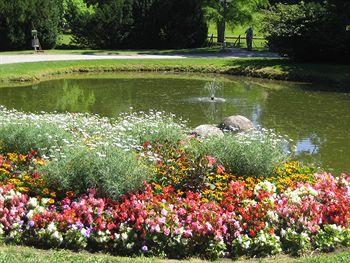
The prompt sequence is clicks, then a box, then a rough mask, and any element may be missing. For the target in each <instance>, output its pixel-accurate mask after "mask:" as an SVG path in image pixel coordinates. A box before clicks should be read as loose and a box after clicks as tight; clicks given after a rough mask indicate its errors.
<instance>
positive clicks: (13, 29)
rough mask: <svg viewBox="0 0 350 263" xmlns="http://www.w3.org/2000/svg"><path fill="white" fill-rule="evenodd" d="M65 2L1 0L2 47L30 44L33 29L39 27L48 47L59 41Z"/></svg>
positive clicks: (4, 48)
mask: <svg viewBox="0 0 350 263" xmlns="http://www.w3.org/2000/svg"><path fill="white" fill-rule="evenodd" d="M62 11H63V6H62V1H60V0H11V1H0V49H2V50H13V49H24V48H28V47H30V43H31V30H32V29H34V28H35V29H37V30H38V36H39V39H40V41H41V44H42V46H43V47H44V48H52V47H54V46H55V44H56V40H57V36H58V33H59V27H60V23H61V20H62V19H61V18H62V17H61V16H62Z"/></svg>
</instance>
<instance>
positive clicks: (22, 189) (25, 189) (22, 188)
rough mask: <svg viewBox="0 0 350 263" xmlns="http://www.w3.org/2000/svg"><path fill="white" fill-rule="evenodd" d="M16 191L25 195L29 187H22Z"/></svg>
mask: <svg viewBox="0 0 350 263" xmlns="http://www.w3.org/2000/svg"><path fill="white" fill-rule="evenodd" d="M17 190H18V191H19V192H23V193H27V192H29V190H30V189H29V187H25V186H23V187H18V188H17Z"/></svg>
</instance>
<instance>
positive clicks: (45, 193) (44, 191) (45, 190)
mask: <svg viewBox="0 0 350 263" xmlns="http://www.w3.org/2000/svg"><path fill="white" fill-rule="evenodd" d="M42 192H43V194H44V195H48V194H49V193H50V190H49V189H48V188H44V189H43V191H42Z"/></svg>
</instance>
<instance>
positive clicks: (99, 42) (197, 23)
mask: <svg viewBox="0 0 350 263" xmlns="http://www.w3.org/2000/svg"><path fill="white" fill-rule="evenodd" d="M66 6H67V11H66V15H65V16H66V20H67V21H68V23H69V24H70V28H71V31H72V33H73V35H74V36H75V38H76V40H77V41H78V42H79V43H83V44H85V46H89V47H95V48H190V47H199V46H203V44H204V43H205V41H206V38H207V34H208V29H207V25H206V21H205V18H204V13H203V9H202V7H203V2H202V0H66Z"/></svg>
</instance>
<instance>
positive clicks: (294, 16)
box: [263, 2, 350, 62]
mask: <svg viewBox="0 0 350 263" xmlns="http://www.w3.org/2000/svg"><path fill="white" fill-rule="evenodd" d="M344 8H345V7H344ZM342 14H343V10H342V11H340V10H339V9H338V7H337V6H336V5H334V4H331V3H330V2H322V3H314V2H310V3H304V2H301V3H300V4H295V5H285V4H277V5H276V6H274V7H272V8H271V10H270V11H268V12H267V15H266V17H265V19H264V26H263V30H264V31H265V33H266V39H267V40H268V44H269V47H270V49H271V50H272V51H276V52H279V53H281V54H287V55H288V56H289V57H290V58H292V59H296V60H304V61H333V62H349V61H350V49H349V46H350V45H349V44H350V31H347V30H346V26H347V24H346V15H345V14H343V15H342Z"/></svg>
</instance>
